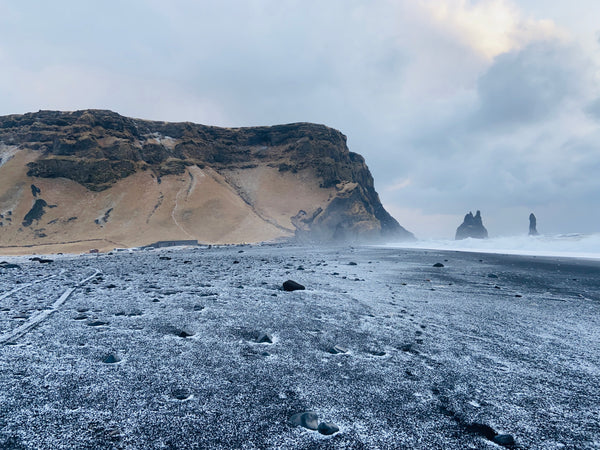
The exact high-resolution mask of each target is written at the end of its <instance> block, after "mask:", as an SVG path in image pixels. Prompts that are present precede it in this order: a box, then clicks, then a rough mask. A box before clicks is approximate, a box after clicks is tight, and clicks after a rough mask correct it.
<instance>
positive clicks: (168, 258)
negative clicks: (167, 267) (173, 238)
mask: <svg viewBox="0 0 600 450" xmlns="http://www.w3.org/2000/svg"><path fill="white" fill-rule="evenodd" d="M158 259H162V260H163V261H170V260H171V257H170V256H159V257H158Z"/></svg>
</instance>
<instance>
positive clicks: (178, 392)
mask: <svg viewBox="0 0 600 450" xmlns="http://www.w3.org/2000/svg"><path fill="white" fill-rule="evenodd" d="M171 395H172V396H173V398H176V399H177V400H187V399H188V398H190V395H191V394H190V393H189V392H188V391H187V390H186V389H175V390H174V391H173V392H171Z"/></svg>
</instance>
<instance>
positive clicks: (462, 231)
mask: <svg viewBox="0 0 600 450" xmlns="http://www.w3.org/2000/svg"><path fill="white" fill-rule="evenodd" d="M487 237H488V232H487V230H486V229H485V227H484V226H483V222H482V220H481V213H480V212H479V211H477V212H476V213H475V215H474V216H473V213H472V212H470V211H469V214H467V215H466V216H465V219H464V220H463V223H462V224H461V225H460V226H459V227H458V228H457V229H456V237H455V239H456V240H460V239H466V238H475V239H487Z"/></svg>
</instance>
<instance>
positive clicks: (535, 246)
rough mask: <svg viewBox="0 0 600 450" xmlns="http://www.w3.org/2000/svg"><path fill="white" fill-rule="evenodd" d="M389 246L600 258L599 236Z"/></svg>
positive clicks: (577, 235)
mask: <svg viewBox="0 0 600 450" xmlns="http://www.w3.org/2000/svg"><path fill="white" fill-rule="evenodd" d="M385 246H386V247H394V248H422V249H431V250H457V251H464V252H481V253H501V254H510V255H536V256H565V257H573V258H593V259H600V233H595V234H559V235H541V236H527V235H522V236H510V237H497V238H491V239H471V238H469V239H464V240H460V241H454V240H443V239H439V240H435V239H434V240H419V241H415V242H398V243H388V244H386V245H385Z"/></svg>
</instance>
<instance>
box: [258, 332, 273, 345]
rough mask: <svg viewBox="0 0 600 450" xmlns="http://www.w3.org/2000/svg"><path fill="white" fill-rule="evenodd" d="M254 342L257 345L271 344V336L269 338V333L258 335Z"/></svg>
mask: <svg viewBox="0 0 600 450" xmlns="http://www.w3.org/2000/svg"><path fill="white" fill-rule="evenodd" d="M256 342H258V343H259V344H272V343H273V336H271V335H270V334H269V333H260V334H259V335H258V337H257V338H256Z"/></svg>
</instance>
